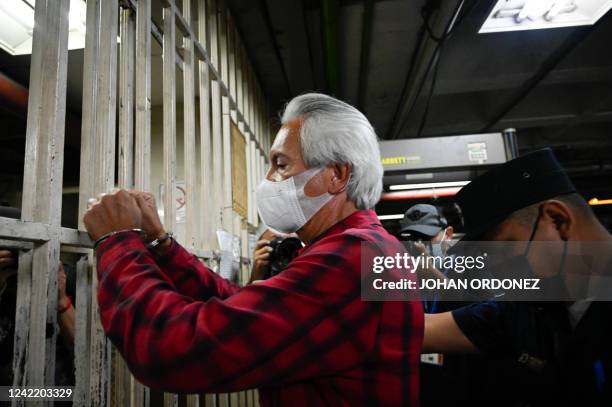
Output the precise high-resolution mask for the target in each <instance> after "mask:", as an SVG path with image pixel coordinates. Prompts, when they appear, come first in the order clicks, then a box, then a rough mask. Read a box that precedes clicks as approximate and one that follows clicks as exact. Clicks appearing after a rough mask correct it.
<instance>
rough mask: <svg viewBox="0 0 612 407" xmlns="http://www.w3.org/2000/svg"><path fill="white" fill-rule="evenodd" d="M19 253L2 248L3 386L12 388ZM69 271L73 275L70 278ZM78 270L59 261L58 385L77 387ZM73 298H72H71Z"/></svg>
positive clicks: (4, 210) (8, 212) (15, 213)
mask: <svg viewBox="0 0 612 407" xmlns="http://www.w3.org/2000/svg"><path fill="white" fill-rule="evenodd" d="M0 216H1V217H6V218H12V219H19V218H21V211H20V210H19V209H18V208H13V207H0ZM17 268H18V254H17V251H14V250H5V249H2V248H0V385H3V386H9V385H12V380H13V378H12V376H13V374H12V369H13V366H12V362H13V341H14V337H15V312H16V301H17ZM66 270H67V271H68V274H69V275H70V278H68V277H67V273H66ZM75 279H76V275H75V270H74V268H73V267H72V266H69V265H64V264H62V263H61V262H60V264H59V270H58V292H57V294H58V303H57V322H58V325H59V328H60V337H61V343H58V346H57V351H56V362H57V363H56V365H55V384H56V385H65V386H71V385H74V332H75V311H74V307H73V305H72V304H73V301H74V298H75ZM71 297H72V299H71Z"/></svg>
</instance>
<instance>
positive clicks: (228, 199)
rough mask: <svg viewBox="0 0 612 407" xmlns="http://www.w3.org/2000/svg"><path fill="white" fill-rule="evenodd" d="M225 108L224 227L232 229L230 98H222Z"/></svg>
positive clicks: (223, 108)
mask: <svg viewBox="0 0 612 407" xmlns="http://www.w3.org/2000/svg"><path fill="white" fill-rule="evenodd" d="M221 99H222V110H223V177H222V179H223V212H222V213H223V215H222V216H223V228H224V229H225V230H227V231H231V230H232V217H233V201H232V128H231V123H232V121H231V117H230V109H229V100H228V98H227V97H226V96H223V97H222V98H221Z"/></svg>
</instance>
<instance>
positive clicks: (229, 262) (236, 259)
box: [217, 230, 240, 281]
mask: <svg viewBox="0 0 612 407" xmlns="http://www.w3.org/2000/svg"><path fill="white" fill-rule="evenodd" d="M217 240H218V242H219V249H220V251H221V255H220V262H219V274H220V275H221V277H223V278H226V279H228V280H230V281H237V280H238V272H239V270H240V238H238V237H236V236H233V235H232V234H231V233H229V232H226V231H225V230H217Z"/></svg>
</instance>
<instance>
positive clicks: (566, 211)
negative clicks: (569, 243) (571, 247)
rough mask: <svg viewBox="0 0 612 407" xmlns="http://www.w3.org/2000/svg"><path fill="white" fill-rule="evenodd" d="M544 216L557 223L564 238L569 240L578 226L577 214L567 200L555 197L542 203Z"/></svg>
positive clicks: (556, 226) (558, 229) (556, 225)
mask: <svg viewBox="0 0 612 407" xmlns="http://www.w3.org/2000/svg"><path fill="white" fill-rule="evenodd" d="M542 218H543V219H545V220H548V221H550V222H551V223H553V224H554V225H555V228H556V229H557V231H558V232H559V236H561V239H562V240H568V239H569V236H570V235H571V233H572V232H573V230H574V228H575V226H576V216H575V215H574V212H573V211H572V210H571V208H570V207H569V206H568V205H567V204H566V203H565V202H562V201H558V200H555V199H553V200H550V201H546V202H545V203H544V204H543V205H542Z"/></svg>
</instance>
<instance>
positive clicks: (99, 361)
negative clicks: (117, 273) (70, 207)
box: [85, 0, 119, 406]
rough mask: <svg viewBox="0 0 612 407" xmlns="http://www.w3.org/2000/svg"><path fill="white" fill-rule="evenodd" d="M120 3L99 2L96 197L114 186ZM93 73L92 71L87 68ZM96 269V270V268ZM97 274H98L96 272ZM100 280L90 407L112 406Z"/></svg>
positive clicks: (94, 318) (94, 300) (93, 334)
mask: <svg viewBox="0 0 612 407" xmlns="http://www.w3.org/2000/svg"><path fill="white" fill-rule="evenodd" d="M118 8H119V7H118V4H117V0H104V1H102V2H100V24H99V27H98V28H99V32H100V33H99V41H100V42H99V46H98V53H97V54H98V55H97V59H96V60H95V63H96V64H97V65H98V66H97V74H98V75H97V78H96V86H97V91H96V94H97V98H96V100H95V104H94V106H95V110H96V133H95V134H96V142H97V145H96V152H95V160H94V167H95V172H94V182H93V184H94V193H95V194H96V195H97V194H99V193H101V192H107V191H109V190H110V189H112V188H113V187H114V185H115V180H114V177H115V131H116V130H115V121H116V108H117V82H116V81H117V28H118V27H117V22H118ZM85 69H91V67H85ZM94 268H95V267H94ZM94 273H95V270H94ZM97 284H98V280H97V278H93V279H92V299H91V302H92V308H91V313H90V315H91V343H90V345H91V346H90V357H91V358H92V359H91V363H90V375H91V376H90V392H91V404H90V405H91V406H105V405H107V404H108V403H109V402H110V398H109V396H110V394H109V392H110V370H111V369H110V342H108V340H107V339H106V336H105V334H104V330H103V329H102V325H101V323H100V315H99V313H98V304H97V296H96V293H97Z"/></svg>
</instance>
